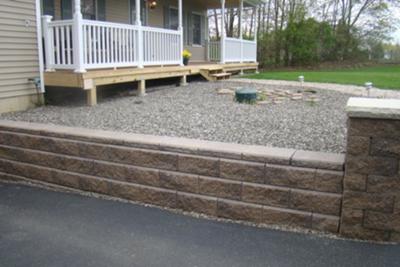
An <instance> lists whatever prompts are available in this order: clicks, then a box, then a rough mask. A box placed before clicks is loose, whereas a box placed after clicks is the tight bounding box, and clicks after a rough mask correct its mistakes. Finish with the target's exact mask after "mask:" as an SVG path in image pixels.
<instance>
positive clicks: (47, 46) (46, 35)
mask: <svg viewBox="0 0 400 267" xmlns="http://www.w3.org/2000/svg"><path fill="white" fill-rule="evenodd" d="M52 18H53V17H52V16H47V15H46V16H43V17H42V26H43V39H44V40H43V41H44V52H45V57H46V71H47V72H50V71H54V68H53V66H54V39H53V38H54V35H53V30H52V29H50V27H49V23H50V22H51V19H52Z"/></svg>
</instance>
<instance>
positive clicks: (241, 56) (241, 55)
mask: <svg viewBox="0 0 400 267" xmlns="http://www.w3.org/2000/svg"><path fill="white" fill-rule="evenodd" d="M242 21H243V0H240V6H239V39H240V63H243V27H242ZM240 73H241V74H243V70H241V72H240Z"/></svg>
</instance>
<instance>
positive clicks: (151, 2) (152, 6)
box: [149, 0, 157, 9]
mask: <svg viewBox="0 0 400 267" xmlns="http://www.w3.org/2000/svg"><path fill="white" fill-rule="evenodd" d="M156 7H157V1H156V0H149V8H150V9H155V8H156Z"/></svg>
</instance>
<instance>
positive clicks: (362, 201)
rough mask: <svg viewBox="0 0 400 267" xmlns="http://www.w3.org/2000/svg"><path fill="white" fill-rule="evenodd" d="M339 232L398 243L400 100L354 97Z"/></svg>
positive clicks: (399, 234) (351, 104)
mask: <svg viewBox="0 0 400 267" xmlns="http://www.w3.org/2000/svg"><path fill="white" fill-rule="evenodd" d="M346 110H347V114H348V137H347V152H346V165H345V177H344V192H343V205H342V213H341V225H340V233H341V235H343V236H346V237H351V238H360V239H367V240H375V241H394V242H398V241H400V172H399V160H400V100H391V99H371V98H350V100H349V102H348V104H347V109H346Z"/></svg>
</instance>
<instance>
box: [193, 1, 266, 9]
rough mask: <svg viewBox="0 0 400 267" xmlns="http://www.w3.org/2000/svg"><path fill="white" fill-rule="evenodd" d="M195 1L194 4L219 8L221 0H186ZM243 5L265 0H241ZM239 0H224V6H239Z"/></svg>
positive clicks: (253, 4) (260, 2)
mask: <svg viewBox="0 0 400 267" xmlns="http://www.w3.org/2000/svg"><path fill="white" fill-rule="evenodd" d="M189 1H190V2H192V3H196V5H198V6H201V7H204V8H208V9H213V8H221V0H188V2H189ZM243 2H244V6H245V7H250V6H257V5H259V4H262V3H264V2H265V0H243ZM239 4H240V0H225V6H226V7H228V8H229V7H239Z"/></svg>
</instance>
